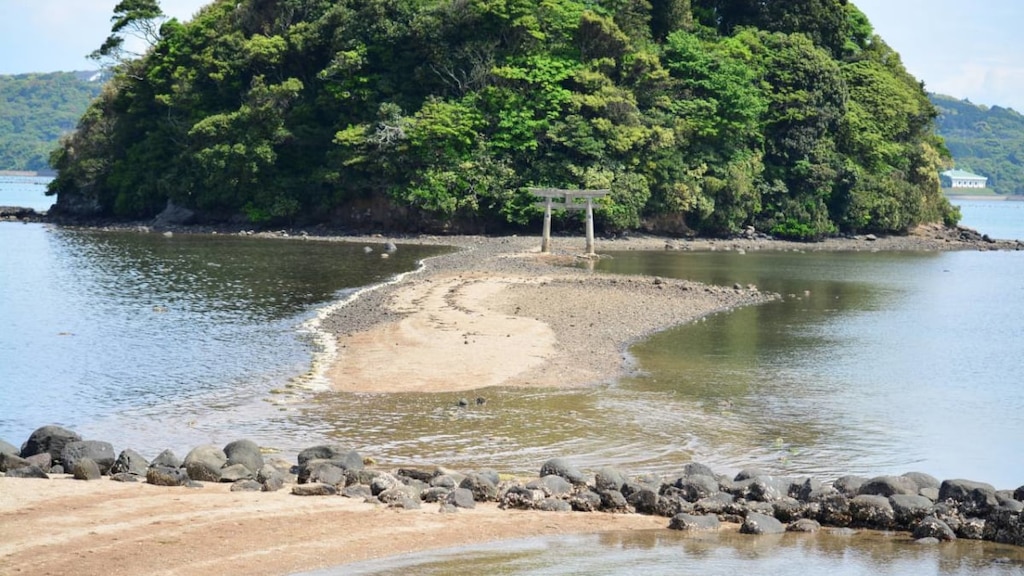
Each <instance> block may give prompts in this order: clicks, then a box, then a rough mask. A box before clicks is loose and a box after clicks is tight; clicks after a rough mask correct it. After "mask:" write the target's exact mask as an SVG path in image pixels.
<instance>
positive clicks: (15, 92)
mask: <svg viewBox="0 0 1024 576" xmlns="http://www.w3.org/2000/svg"><path fill="white" fill-rule="evenodd" d="M101 77H102V75H101V74H100V73H98V72H50V73H46V74H17V75H0V170H14V171H22V172H48V171H49V170H50V165H49V156H50V152H51V151H52V150H53V147H54V146H55V144H56V143H57V141H58V140H59V139H60V137H61V136H62V135H64V134H68V133H70V132H71V131H73V130H74V129H75V126H76V124H77V123H78V119H79V118H80V117H81V116H82V113H83V112H84V111H85V110H86V108H88V106H89V102H90V101H92V99H93V98H95V97H96V96H98V95H99V93H100V89H101V88H102V87H103V82H102V81H101Z"/></svg>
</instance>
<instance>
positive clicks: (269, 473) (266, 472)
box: [256, 464, 288, 483]
mask: <svg viewBox="0 0 1024 576" xmlns="http://www.w3.org/2000/svg"><path fill="white" fill-rule="evenodd" d="M272 478H280V479H281V482H282V483H284V481H285V480H286V479H287V478H288V476H287V475H286V474H285V473H284V472H282V471H281V470H278V469H277V467H275V466H272V465H270V464H264V465H263V467H262V468H260V469H259V470H257V471H256V481H257V482H266V481H267V480H270V479H272Z"/></svg>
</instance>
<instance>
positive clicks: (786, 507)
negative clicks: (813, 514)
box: [771, 496, 807, 522]
mask: <svg viewBox="0 0 1024 576" xmlns="http://www.w3.org/2000/svg"><path fill="white" fill-rule="evenodd" d="M771 505H772V514H771V515H772V516H774V517H776V518H778V519H779V520H780V521H782V522H795V521H797V520H799V519H801V518H803V517H804V516H806V512H807V504H806V503H804V502H801V501H799V500H797V499H796V498H790V497H789V496H786V497H785V498H779V499H778V500H775V501H773V502H771Z"/></svg>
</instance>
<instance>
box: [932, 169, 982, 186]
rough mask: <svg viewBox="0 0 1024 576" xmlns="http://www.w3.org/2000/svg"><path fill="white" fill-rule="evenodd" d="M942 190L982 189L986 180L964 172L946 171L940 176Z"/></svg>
mask: <svg viewBox="0 0 1024 576" xmlns="http://www.w3.org/2000/svg"><path fill="white" fill-rule="evenodd" d="M941 176H942V187H943V188H984V187H985V186H987V185H988V178H986V177H984V176H978V175H977V174H971V173H970V172H967V171H966V170H946V171H945V172H943V173H942V174H941Z"/></svg>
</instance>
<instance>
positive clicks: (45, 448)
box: [21, 425, 82, 464]
mask: <svg viewBox="0 0 1024 576" xmlns="http://www.w3.org/2000/svg"><path fill="white" fill-rule="evenodd" d="M81 440H82V437H81V436H79V435H78V433H76V432H72V431H71V430H68V429H67V428H63V427H61V426H55V425H51V426H43V427H41V428H37V429H36V430H35V431H34V432H32V434H30V435H29V437H28V440H26V441H25V444H23V445H22V447H21V457H22V458H27V457H29V456H33V455H35V454H42V453H43V452H47V453H49V454H50V457H51V458H53V461H54V462H55V463H60V464H63V463H62V462H61V461H60V455H61V452H62V451H63V450H64V445H65V444H67V443H69V442H79V441H81Z"/></svg>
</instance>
